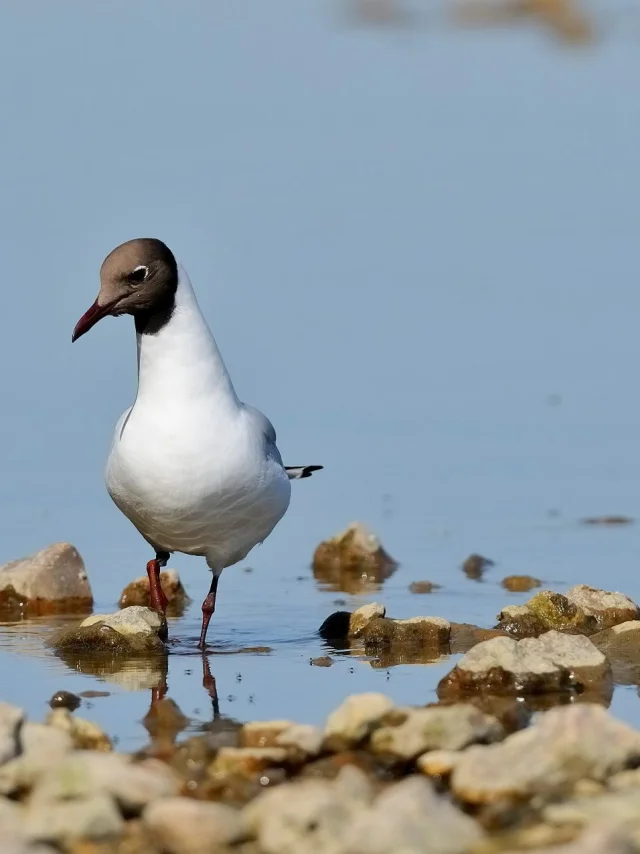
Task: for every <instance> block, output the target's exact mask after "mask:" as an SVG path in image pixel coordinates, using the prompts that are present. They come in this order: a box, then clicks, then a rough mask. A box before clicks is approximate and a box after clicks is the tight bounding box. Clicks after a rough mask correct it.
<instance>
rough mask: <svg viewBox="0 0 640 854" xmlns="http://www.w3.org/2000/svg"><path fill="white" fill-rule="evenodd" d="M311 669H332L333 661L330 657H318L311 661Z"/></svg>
mask: <svg viewBox="0 0 640 854" xmlns="http://www.w3.org/2000/svg"><path fill="white" fill-rule="evenodd" d="M311 666H312V667H333V659H332V658H331V656H330V655H320V656H318V658H312V659H311Z"/></svg>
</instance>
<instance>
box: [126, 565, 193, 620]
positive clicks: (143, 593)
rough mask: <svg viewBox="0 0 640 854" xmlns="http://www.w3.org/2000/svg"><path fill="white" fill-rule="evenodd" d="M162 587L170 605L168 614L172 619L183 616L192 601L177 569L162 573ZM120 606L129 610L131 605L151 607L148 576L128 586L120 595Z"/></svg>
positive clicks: (166, 570) (165, 570) (137, 579)
mask: <svg viewBox="0 0 640 854" xmlns="http://www.w3.org/2000/svg"><path fill="white" fill-rule="evenodd" d="M160 585H161V587H162V589H163V591H164V595H165V596H166V597H167V601H168V603H169V604H168V606H167V614H168V615H169V616H170V617H179V616H182V614H183V613H184V611H185V609H186V608H187V606H188V605H189V603H190V602H191V599H190V598H189V596H188V595H187V591H186V590H185V589H184V587H183V586H182V581H181V580H180V576H179V575H178V573H177V571H176V570H175V569H163V570H162V572H161V573H160ZM118 605H119V606H120V608H127V607H129V606H130V605H140V606H142V607H144V608H148V607H149V605H150V603H149V579H148V577H147V576H146V575H145V576H141V577H140V578H136V579H135V581H132V582H131V583H130V584H127V586H126V587H125V588H124V590H123V591H122V593H121V594H120V599H119V601H118Z"/></svg>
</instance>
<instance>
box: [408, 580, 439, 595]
mask: <svg viewBox="0 0 640 854" xmlns="http://www.w3.org/2000/svg"><path fill="white" fill-rule="evenodd" d="M441 588H442V585H441V584H434V583H433V582H432V581H412V582H411V584H410V585H409V593H415V594H417V595H421V594H423V593H433V591H434V590H440V589H441Z"/></svg>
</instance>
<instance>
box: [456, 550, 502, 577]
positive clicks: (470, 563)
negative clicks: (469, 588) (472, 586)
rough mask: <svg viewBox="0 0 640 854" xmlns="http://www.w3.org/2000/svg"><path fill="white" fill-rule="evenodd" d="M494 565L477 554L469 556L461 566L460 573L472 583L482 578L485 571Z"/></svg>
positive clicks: (486, 558)
mask: <svg viewBox="0 0 640 854" xmlns="http://www.w3.org/2000/svg"><path fill="white" fill-rule="evenodd" d="M494 565H495V564H494V562H493V561H492V560H490V559H489V558H488V557H483V556H482V555H479V554H470V555H469V557H468V558H467V559H466V560H465V562H464V563H463V564H462V571H463V572H464V574H465V575H466V576H467V578H471V579H472V580H473V581H477V580H478V579H480V578H482V576H483V575H484V573H485V571H486V570H487V569H489V568H490V567H492V566H494Z"/></svg>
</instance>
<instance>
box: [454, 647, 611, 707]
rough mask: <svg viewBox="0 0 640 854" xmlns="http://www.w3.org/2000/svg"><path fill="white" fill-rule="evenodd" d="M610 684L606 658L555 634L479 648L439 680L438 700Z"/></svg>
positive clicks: (531, 692) (591, 648)
mask: <svg viewBox="0 0 640 854" xmlns="http://www.w3.org/2000/svg"><path fill="white" fill-rule="evenodd" d="M610 681H611V668H610V666H609V663H608V661H607V659H606V658H605V657H604V655H603V654H602V653H601V652H600V651H599V650H598V649H596V647H595V646H594V645H593V644H592V643H591V641H590V640H589V639H588V638H585V637H582V636H579V635H564V634H562V633H560V632H555V631H552V632H546V633H545V634H544V635H541V636H540V637H539V638H525V639H524V640H521V641H515V640H513V638H508V637H502V638H493V639H492V640H488V641H484V642H483V643H480V644H478V645H477V646H474V647H473V648H472V649H471V650H470V651H469V652H468V653H467V654H466V655H465V656H464V657H463V658H462V659H461V660H460V661H459V662H458V664H457V665H456V667H454V669H453V670H452V671H451V672H450V673H449V674H448V675H447V676H445V677H444V678H443V679H442V680H441V681H440V684H439V685H438V696H439V697H450V696H458V695H459V694H464V693H465V692H468V691H486V692H489V693H494V694H520V693H522V694H542V693H550V692H557V691H569V690H579V691H583V690H585V689H594V688H599V687H601V686H602V685H603V684H607V683H610Z"/></svg>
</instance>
